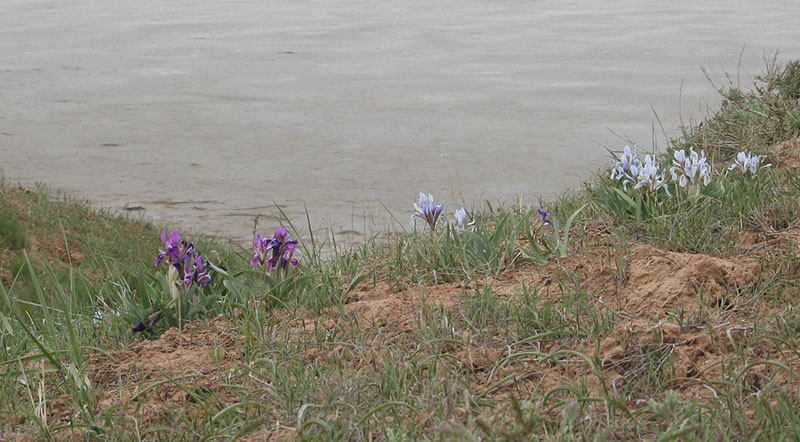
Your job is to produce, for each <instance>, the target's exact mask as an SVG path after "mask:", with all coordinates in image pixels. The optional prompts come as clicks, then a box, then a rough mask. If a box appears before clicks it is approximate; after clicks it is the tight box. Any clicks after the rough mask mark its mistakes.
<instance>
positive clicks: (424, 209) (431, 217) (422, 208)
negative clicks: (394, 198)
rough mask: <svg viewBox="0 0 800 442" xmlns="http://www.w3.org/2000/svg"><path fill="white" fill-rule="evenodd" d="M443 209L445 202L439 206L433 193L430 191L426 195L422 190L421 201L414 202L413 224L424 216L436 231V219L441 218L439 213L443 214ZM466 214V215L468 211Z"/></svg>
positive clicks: (432, 230)
mask: <svg viewBox="0 0 800 442" xmlns="http://www.w3.org/2000/svg"><path fill="white" fill-rule="evenodd" d="M443 209H444V203H442V204H439V205H438V206H437V205H436V204H434V202H433V195H431V194H430V193H429V194H427V195H425V194H424V193H423V192H420V193H419V203H417V204H414V214H413V215H411V224H412V225H414V221H416V218H422V219H424V220H425V222H426V223H428V226H429V227H430V228H431V232H434V231H435V230H436V221H437V220H438V219H439V215H441V213H442V210H443ZM464 215H466V213H465V214H464Z"/></svg>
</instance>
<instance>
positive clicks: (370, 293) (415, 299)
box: [345, 282, 465, 332]
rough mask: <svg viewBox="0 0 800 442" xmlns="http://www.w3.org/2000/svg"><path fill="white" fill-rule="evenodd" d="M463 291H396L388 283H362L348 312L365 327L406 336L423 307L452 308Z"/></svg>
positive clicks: (454, 287)
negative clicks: (386, 330) (405, 333)
mask: <svg viewBox="0 0 800 442" xmlns="http://www.w3.org/2000/svg"><path fill="white" fill-rule="evenodd" d="M464 290H465V289H464V287H463V286H462V285H461V284H459V283H451V284H441V285H436V286H431V287H413V288H410V289H408V290H396V289H394V286H392V285H391V284H389V283H388V282H380V283H378V284H375V285H373V284H368V283H362V284H359V285H358V287H356V289H355V290H353V292H351V294H350V297H349V298H348V299H347V304H346V305H345V309H346V310H347V312H348V313H350V314H352V315H355V317H356V318H358V319H359V322H360V323H361V324H362V326H364V327H367V328H373V329H377V328H386V329H388V330H392V331H396V332H404V331H408V330H411V329H413V328H414V327H416V326H417V325H418V321H417V319H418V318H417V317H418V315H419V311H420V307H421V306H423V305H427V306H430V307H432V308H439V307H444V308H449V307H452V306H453V305H455V303H456V298H457V297H458V296H462V295H463V294H464Z"/></svg>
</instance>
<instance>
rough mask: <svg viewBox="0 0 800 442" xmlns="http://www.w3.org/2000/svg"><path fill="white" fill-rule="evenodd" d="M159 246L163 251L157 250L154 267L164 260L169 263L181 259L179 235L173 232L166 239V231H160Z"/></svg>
mask: <svg viewBox="0 0 800 442" xmlns="http://www.w3.org/2000/svg"><path fill="white" fill-rule="evenodd" d="M161 244H162V245H163V246H164V248H163V249H158V256H157V257H156V267H158V266H159V265H160V264H161V261H163V260H164V258H167V261H169V262H170V263H173V262H177V261H178V260H179V259H180V257H181V249H180V248H181V235H180V234H179V233H178V232H177V231H175V230H173V231H172V233H170V234H169V238H167V231H166V230H162V231H161Z"/></svg>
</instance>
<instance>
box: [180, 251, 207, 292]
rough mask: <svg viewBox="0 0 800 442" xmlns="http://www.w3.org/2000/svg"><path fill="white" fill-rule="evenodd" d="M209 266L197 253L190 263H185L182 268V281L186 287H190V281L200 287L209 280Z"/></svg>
mask: <svg viewBox="0 0 800 442" xmlns="http://www.w3.org/2000/svg"><path fill="white" fill-rule="evenodd" d="M209 267H210V266H209V265H208V261H206V260H205V259H203V256H202V255H200V254H199V253H198V254H197V256H195V257H194V260H193V261H191V265H187V266H186V268H185V269H184V276H183V282H184V284H186V288H187V289H188V288H189V287H191V285H192V283H197V284H199V285H200V287H202V286H204V285H206V284H208V283H209V282H211V275H210V274H209V271H210V270H211V269H210V268H209Z"/></svg>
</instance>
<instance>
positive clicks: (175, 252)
mask: <svg viewBox="0 0 800 442" xmlns="http://www.w3.org/2000/svg"><path fill="white" fill-rule="evenodd" d="M161 244H162V245H163V247H164V248H163V249H159V250H158V256H157V257H156V267H158V266H159V265H161V262H163V261H164V260H166V261H167V263H168V264H169V265H170V266H172V267H174V268H175V269H176V270H177V272H178V275H179V276H180V278H181V279H183V283H184V286H185V287H186V289H187V290H188V289H189V287H191V286H192V284H197V285H199V286H200V287H202V286H204V285H206V284H208V283H209V282H211V275H210V274H209V271H210V266H209V264H208V260H206V259H204V258H203V255H202V254H200V252H198V251H197V250H195V248H194V244H192V243H190V242H189V241H186V240H181V235H180V234H179V233H178V232H177V231H175V230H173V231H172V232H171V233H170V234H169V237H167V231H166V230H163V231H161Z"/></svg>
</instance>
